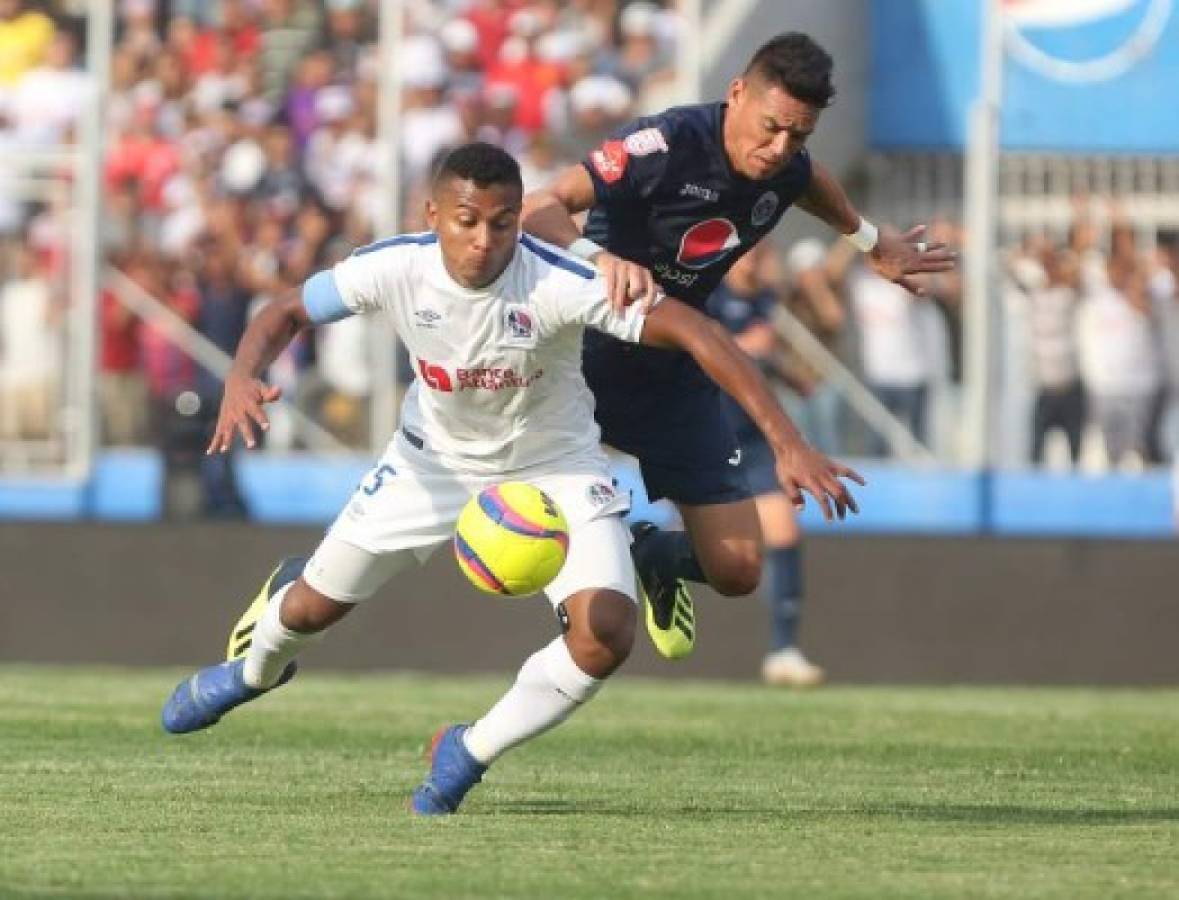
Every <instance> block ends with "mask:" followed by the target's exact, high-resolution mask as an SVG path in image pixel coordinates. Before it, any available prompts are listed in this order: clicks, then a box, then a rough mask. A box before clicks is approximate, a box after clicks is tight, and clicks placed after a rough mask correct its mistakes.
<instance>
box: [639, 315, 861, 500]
mask: <svg viewBox="0 0 1179 900" xmlns="http://www.w3.org/2000/svg"><path fill="white" fill-rule="evenodd" d="M641 339H642V342H643V343H644V344H647V345H649V346H653V347H672V348H676V349H680V350H686V351H687V352H688V353H691V354H692V356H693V357H694V358H695V360H696V362H698V363H699V364H700V367H701V368H702V369H704V371H705V372H706V373H707V374H708V376H709V377H710V378H711V379H712V380H713V381H715V382H716V383H717V384H718V385H720V386H721V387H722V388H723V389H724V390H725V391H726V392H727V393H728V394H729V395H731V396H732V398H733V399H734V400H736V401H737V402H738V403H739V404H741V407H742V408H743V409H744V410H745V411H746V412H747V413H749V416H750V418H752V419H753V421H754V422H755V423H756V424H757V427H758V428H760V429H761V432H762V434H764V435H765V436H766V439H767V440H768V441H769V443H770V446H771V447H773V449H774V456H775V458H776V460H777V471H778V480H779V481H780V482H781V484H782V488H783V490H784V491H785V492H786V495H787V496H788V497H789V498H790V500H791V502H792V503H793V504H794V505H795V506H802V504H803V495H802V492H803V491H806V492H807V493H809V494H810V495H811V496H812V497H814V498H815V500H816V501H818V504H819V507H820V508H821V509H822V510H823V517H824V518H825V519H827V520H830V519H831V518H832V509H833V508H834V515H836V516H838V517H839V518H840V519H842V518H844V517H845V516H846V515H847V513H848V511H849V510H850V511H851V512H859V508H858V507H857V506H856V501H855V498H854V497H852V495H851V492H850V491H849V490H848V489H847V485H846V484H844V483H843V481H841V480H840V479H842V478H847V479H850V480H852V481H854V482H856V483H857V484H861V485H862V484H864V479H863V478H862V477H861V476H860V475H859V474H858V473H857V472H856V471H854V470H853V469H850V468H848V467H847V466H844V465H842V464H840V463H837V462H835V461H834V460H830V459H828V458H827V457H826V456H824V455H823V454H822V453H820V452H818V451H817V450H815V449H814V448H813V447H811V446H810V445H809V444H808V443H807V442H806V440H805V439H804V438H803V437H802V435H801V434H800V433H799V431H798V429H797V428H795V427H794V423H793V422H791V421H790V418H789V416H787V415H786V413H785V412H783V410H782V407H781V406H780V405H779V404H778V401H777V400H776V399H774V395H773V392H772V391H771V390H770V386H769V384H768V383H767V382H766V380H765V377H764V376H763V375H762V374H761V372H760V371H758V368H757V366H756V364H754V362H753V361H752V360H751V359H750V358H749V356H748V355H747V354H746V353H745V352H744V351H743V350H742V349H741V348H740V347H739V346H738V345H737V343H736V342H735V341H734V340H733V338H732V337H731V336H730V335H729V333H728V332H727V331H726V330H725V329H724V327H723V326H721V325H720V324H719V323H718V322H714V321H713V320H712V319H709V318H708V317H707V316H705V315H703V314H702V313H699V312H697V311H696V310H695V309H693V308H692V307H690V306H688V305H687V304H684V303H680V302H679V301H678V300H672V299H666V300H664V301H662V302H661V303H660V304H659V305H658V306H656V307H655V309H654V310H652V311H651V313H650V314H649V315H648V316H647V319H646V322H645V323H644V325H643V333H642V338H641Z"/></svg>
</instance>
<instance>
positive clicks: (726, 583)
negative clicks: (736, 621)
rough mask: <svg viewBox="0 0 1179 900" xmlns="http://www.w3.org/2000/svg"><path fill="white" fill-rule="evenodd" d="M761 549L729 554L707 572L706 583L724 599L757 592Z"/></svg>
mask: <svg viewBox="0 0 1179 900" xmlns="http://www.w3.org/2000/svg"><path fill="white" fill-rule="evenodd" d="M761 565H762V559H761V549H760V548H754V549H753V550H750V551H746V552H742V553H734V554H730V555H729V556H728V557H726V558H725V559H724V560H722V561H721V562H720V564H719V565H717V566H715V567H714V568H710V569H708V570H707V575H708V583H709V584H710V585H711V586H712V589H713V590H715V591H716V592H717V593H718V594H721V595H723V596H725V597H743V596H745V595H746V594H752V593H753V592H754V591H756V590H757V586H758V584H759V583H760V582H761Z"/></svg>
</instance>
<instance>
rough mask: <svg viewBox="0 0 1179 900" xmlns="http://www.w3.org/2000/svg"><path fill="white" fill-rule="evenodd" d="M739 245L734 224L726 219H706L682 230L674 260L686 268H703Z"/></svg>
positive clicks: (739, 239)
mask: <svg viewBox="0 0 1179 900" xmlns="http://www.w3.org/2000/svg"><path fill="white" fill-rule="evenodd" d="M740 246H741V238H740V237H739V236H738V234H737V226H736V225H734V224H733V223H732V222H730V221H729V220H728V219H706V220H705V221H703V222H697V223H696V224H695V225H693V226H692V227H691V228H689V229H688V230H687V231H685V232H684V236H683V239H682V240H681V241H680V252H679V253H678V254H677V255H676V261H677V262H678V263H679V264H680V265H681V266H684V267H685V268H687V269H703V268H706V267H708V266H711V265H712V264H713V263H716V262H719V261H720V260H722V259H724V258H725V257H726V256H728V255H729V253H730V252H732V251H733V250H736V249H737V248H738V247H740Z"/></svg>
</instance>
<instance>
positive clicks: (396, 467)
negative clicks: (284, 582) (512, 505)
mask: <svg viewBox="0 0 1179 900" xmlns="http://www.w3.org/2000/svg"><path fill="white" fill-rule="evenodd" d="M509 480H510V481H527V482H530V483H531V484H534V485H536V486H537V487H539V488H540V489H541V490H543V491H544V492H545V493H547V494H548V495H549V496H550V497H552V498H553V500H555V501H556V503H557V505H558V506H559V507H560V508H561V511H562V512H563V513H564V514H565V519H566V521H567V522H568V523H569V553H568V555H567V557H566V559H565V565H564V567H563V568H562V569H561V573H560V574H559V575H558V576H557V577H556V579H555V580H554V581H553V582H552V583H551V584H550V585H549V586H548V588H547V589H546V590H545V593H546V594H547V595H548V598H549V601H550V602H551V603H552V604H553V605H554V606H555V605H556V604H558V603H560V602H561V601H563V600H565V599H566V598H568V597H570V596H572V595H573V594H575V593H577V592H578V591H583V590H589V589H598V590H601V589H610V590H614V591H618V592H619V593H622V594H625V595H626V596H628V597H630V598H631V599H632V600H634V599H635V597H636V591H635V573H634V564H633V563H632V562H631V558H630V533H629V531H627V528H626V525H625V524H624V522H623V521H622V517H623V515H625V513H626V512H627V510H628V509H629V508H630V496H629V494H626V493H621V492H619V491H617V490H615V488H614V486H613V484H612V482H611V478H610V474H609V467H608V464H607V461H606V458H605V456H604V455H603V454H600V453H594V454H588V455H586V456H584V457H581V458H576V459H571V460H562V461H560V462H559V463H557V464H556V465H548V466H544V467H536V468H533V469H518V470H515V471H513V472H511V473H505V474H499V475H495V476H477V475H469V474H459V473H456V472H454V471H453V470H451V469H448V468H445V467H443V466H441V465H439V464H438V463H437V462H435V461H434V460H433V459H431V458H430V457H429V456H428V455H427V454H425V453H423V452H420V451H417V450H415V449H414V448H413V447H410V446H408V445H406V443H405V442H404V441H402V440H400V439H398V440H396V441H394V443H393V444H392V445H391V446H390V448H389V450H388V451H387V452H386V453H385V455H384V456H383V457H382V458H381V460H380V461H379V462H378V463H377V465H376V466H374V467H373V469H372V470H371V471H370V472H369V473H368V474H367V475H366V476H365V477H364V479H363V480H362V481H361V483H360V486H359V487H357V489H356V492H355V493H354V494H353V495H352V498H351V499H350V500H349V501H348V503H347V504H346V505H345V506H344V509H343V511H341V513H340V515H339V516H338V517H337V518H336V521H335V522H334V523H333V524H332V526H331V528H330V529H328V533H327V535H326V536H325V537H324V539H323V541H322V542H321V543H320V545H319V547H318V549H316V551H315V553H314V554H313V555H312V557H311V560H310V561H309V562H308V563H307V567H306V570H305V571H304V573H303V577H304V578H305V579H306V580H307V583H308V584H310V585H311V587H313V588H315V590H317V591H319V592H320V593H321V594H323V595H324V596H326V597H330V598H332V599H333V600H338V601H340V602H342V603H358V602H360V601H362V600H367V599H368V598H369V597H371V596H372V595H373V594H375V593H376V592H377V590H378V589H379V588H380V587H381V585H383V584H384V583H385V582H386V581H388V580H389V579H390V578H392V577H393V576H394V575H396V574H397V573H398V572H401V571H403V570H405V569H407V568H409V567H410V566H412V565H420V564H421V563H424V562H425V561H426V560H427V559H429V557H430V556H431V555H432V554H433V553H434V551H435V550H437V549H438V548H439V547H441V546H442V545H444V544H449V543H450V541H451V539H452V537H453V534H454V525H455V522H456V521H457V519H458V516H459V513H460V512H461V511H462V508H463V506H464V505H466V502H467V500H469V499H470V498H471V497H472V496H473V495H474V494H477V493H478V492H479V491H481V490H483V489H484V488H485V487H488V486H490V485H492V484H495V483H497V482H500V481H509Z"/></svg>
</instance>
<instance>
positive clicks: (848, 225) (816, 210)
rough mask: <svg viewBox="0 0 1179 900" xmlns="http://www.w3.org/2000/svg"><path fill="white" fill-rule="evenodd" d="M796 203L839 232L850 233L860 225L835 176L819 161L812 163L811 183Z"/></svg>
mask: <svg viewBox="0 0 1179 900" xmlns="http://www.w3.org/2000/svg"><path fill="white" fill-rule="evenodd" d="M796 205H797V206H798V207H800V208H801V209H804V210H806V211H807V212H809V213H810V214H811V215H812V216H815V217H816V218H819V219H822V220H823V221H824V222H826V223H827V224H828V225H830V226H831V227H832V228H834V229H835V230H836V231H838V232H839V233H840V234H852V233H853V232H854V231H856V230H857V229H858V228H859V227H860V214H859V213H858V212H857V211H856V208H855V207H854V206H853V205H852V202H851V200H850V199H848V196H847V192H846V191H845V190H844V189H843V186H842V185H841V184H840V183H839V182H838V181H836V179H835V176H834V175H832V174H831V173H830V172H828V171H827V169H826V168H825V167H824V166H822V165H820V164H819V163H817V162H816V163H812V167H811V183H810V185H809V186H808V187H807V189H806V191H804V192H803V195H802V196H801V197H799V199H798V200H797V202H796Z"/></svg>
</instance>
